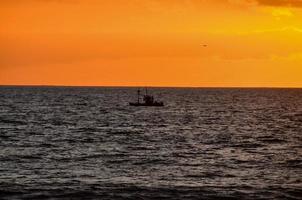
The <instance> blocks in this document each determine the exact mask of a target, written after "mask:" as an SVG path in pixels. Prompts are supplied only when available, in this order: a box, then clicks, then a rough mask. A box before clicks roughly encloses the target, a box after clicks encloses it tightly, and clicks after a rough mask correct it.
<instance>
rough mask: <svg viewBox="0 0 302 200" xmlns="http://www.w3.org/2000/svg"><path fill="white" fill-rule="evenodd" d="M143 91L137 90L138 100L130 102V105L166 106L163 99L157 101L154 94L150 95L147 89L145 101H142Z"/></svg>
mask: <svg viewBox="0 0 302 200" xmlns="http://www.w3.org/2000/svg"><path fill="white" fill-rule="evenodd" d="M140 93H141V91H140V90H137V102H129V105H130V106H156V107H161V106H164V103H163V102H162V101H155V100H154V97H153V96H152V95H148V91H147V89H146V94H145V95H144V96H143V102H140V99H141V94H140Z"/></svg>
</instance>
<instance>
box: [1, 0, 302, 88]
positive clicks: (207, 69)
mask: <svg viewBox="0 0 302 200" xmlns="http://www.w3.org/2000/svg"><path fill="white" fill-rule="evenodd" d="M204 45H206V46H204ZM0 85H83V86H88V85H91V86H98V85H99V86H184V87H185V86H194V87H302V0H1V1H0Z"/></svg>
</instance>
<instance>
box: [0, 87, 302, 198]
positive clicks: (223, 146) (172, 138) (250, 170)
mask: <svg viewBox="0 0 302 200" xmlns="http://www.w3.org/2000/svg"><path fill="white" fill-rule="evenodd" d="M151 91H152V93H153V94H154V95H155V96H156V97H158V98H159V99H161V100H164V101H165V103H166V106H165V107H163V108H154V107H148V108H143V107H141V108H136V107H130V106H128V105H127V104H128V101H131V100H135V95H136V89H135V88H64V87H62V88H51V87H0V199H118V200H119V199H301V196H302V157H301V156H302V90H301V89H300V90H299V89H163V88H162V89H152V90H151Z"/></svg>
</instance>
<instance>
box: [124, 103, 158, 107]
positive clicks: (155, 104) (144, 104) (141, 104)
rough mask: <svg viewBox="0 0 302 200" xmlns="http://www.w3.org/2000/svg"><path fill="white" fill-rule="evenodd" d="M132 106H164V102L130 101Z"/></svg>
mask: <svg viewBox="0 0 302 200" xmlns="http://www.w3.org/2000/svg"><path fill="white" fill-rule="evenodd" d="M129 105H130V106H145V107H162V106H164V104H163V103H162V102H157V103H152V104H147V103H129Z"/></svg>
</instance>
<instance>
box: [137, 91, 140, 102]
mask: <svg viewBox="0 0 302 200" xmlns="http://www.w3.org/2000/svg"><path fill="white" fill-rule="evenodd" d="M140 93H141V91H140V90H137V104H139V96H140Z"/></svg>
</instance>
